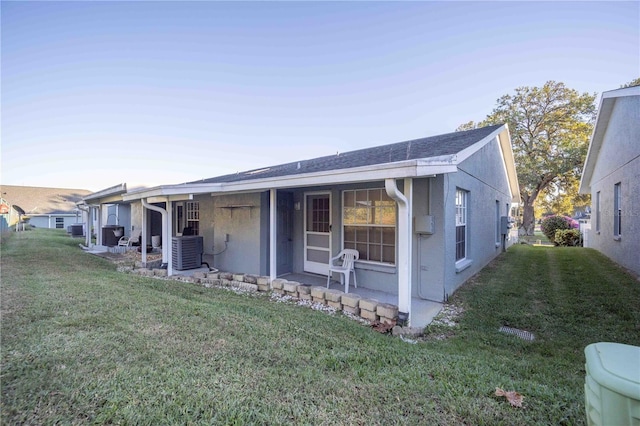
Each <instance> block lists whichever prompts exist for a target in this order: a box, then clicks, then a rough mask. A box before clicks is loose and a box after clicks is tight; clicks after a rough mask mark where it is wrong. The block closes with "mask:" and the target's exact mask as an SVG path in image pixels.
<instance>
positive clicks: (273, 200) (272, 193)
mask: <svg viewBox="0 0 640 426" xmlns="http://www.w3.org/2000/svg"><path fill="white" fill-rule="evenodd" d="M277 191H278V190H277V189H271V190H269V278H271V279H272V280H275V279H276V276H277V273H276V272H277V271H276V265H277V262H276V260H277V253H276V251H277V244H276V240H277V234H276V232H277V231H278V229H277V228H278V227H277V223H276V220H277V214H276V213H277V212H276V209H277V201H278V192H277Z"/></svg>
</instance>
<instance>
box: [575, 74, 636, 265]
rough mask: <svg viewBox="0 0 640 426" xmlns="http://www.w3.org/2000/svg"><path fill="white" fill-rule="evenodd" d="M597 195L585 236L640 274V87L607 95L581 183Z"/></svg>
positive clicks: (582, 188) (583, 190)
mask: <svg viewBox="0 0 640 426" xmlns="http://www.w3.org/2000/svg"><path fill="white" fill-rule="evenodd" d="M580 193H581V194H591V204H592V205H591V229H590V230H588V231H587V233H588V235H587V236H586V238H585V241H587V245H588V246H589V247H592V248H595V249H597V250H598V251H600V252H602V253H603V254H605V255H606V256H608V257H609V258H611V259H613V260H614V261H615V262H617V263H618V264H620V265H622V266H623V267H625V268H627V269H629V270H631V271H633V272H634V273H636V274H638V275H640V255H639V254H638V253H640V214H639V212H640V87H639V86H636V87H628V88H624V89H618V90H611V91H608V92H604V93H603V94H602V97H601V99H600V109H599V111H598V116H597V118H596V124H595V128H594V130H593V135H592V136H591V142H590V144H589V151H588V153H587V159H586V161H585V164H584V169H583V171H582V178H581V180H580Z"/></svg>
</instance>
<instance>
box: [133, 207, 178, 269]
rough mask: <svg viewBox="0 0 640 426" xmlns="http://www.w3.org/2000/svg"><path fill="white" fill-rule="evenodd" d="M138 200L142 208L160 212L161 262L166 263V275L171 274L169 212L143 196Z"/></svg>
mask: <svg viewBox="0 0 640 426" xmlns="http://www.w3.org/2000/svg"><path fill="white" fill-rule="evenodd" d="M140 201H142V206H143V207H144V208H146V209H149V210H153V211H156V212H158V213H160V214H162V263H164V264H166V265H167V275H168V276H171V275H173V264H172V262H171V257H170V256H169V246H170V244H171V241H170V239H169V235H170V232H169V212H168V211H167V210H166V209H163V208H162V207H157V206H154V205H152V204H149V203H147V201H146V200H145V199H144V198H141V199H140ZM166 204H169V200H167V201H166ZM143 214H144V212H143ZM145 246H146V242H145ZM144 248H145V247H143V249H144ZM145 252H146V250H145ZM145 254H146V253H145Z"/></svg>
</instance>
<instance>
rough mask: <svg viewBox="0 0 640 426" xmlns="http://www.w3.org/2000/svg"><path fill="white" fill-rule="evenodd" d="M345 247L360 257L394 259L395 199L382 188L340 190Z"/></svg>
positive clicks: (379, 259) (390, 260) (384, 260)
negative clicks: (356, 251)
mask: <svg viewBox="0 0 640 426" xmlns="http://www.w3.org/2000/svg"><path fill="white" fill-rule="evenodd" d="M342 206H343V207H342V223H343V226H344V234H343V235H344V248H350V249H356V250H358V252H359V253H360V260H368V261H372V262H381V263H390V264H395V262H396V214H397V213H396V202H395V201H394V200H392V199H391V198H389V196H388V195H387V192H386V191H385V190H384V189H356V190H349V191H344V192H343V193H342Z"/></svg>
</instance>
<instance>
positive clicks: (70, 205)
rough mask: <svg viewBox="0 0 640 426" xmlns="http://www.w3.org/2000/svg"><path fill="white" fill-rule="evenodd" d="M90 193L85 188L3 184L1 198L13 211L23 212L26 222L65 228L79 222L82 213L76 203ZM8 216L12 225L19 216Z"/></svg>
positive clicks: (36, 225)
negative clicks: (27, 220)
mask: <svg viewBox="0 0 640 426" xmlns="http://www.w3.org/2000/svg"><path fill="white" fill-rule="evenodd" d="M89 194H91V191H88V190H86V189H69V188H45V187H38V186H14V185H2V197H3V198H4V199H5V200H6V202H7V204H8V205H10V206H11V207H12V210H16V211H18V212H19V211H24V215H26V217H28V218H29V224H30V225H32V226H35V227H37V228H57V229H67V228H68V227H69V226H71V225H73V224H75V223H81V222H82V217H81V212H80V211H79V210H78V208H77V207H76V203H77V202H79V201H80V200H81V199H82V197H84V196H87V195H89ZM9 216H10V218H8V219H7V221H8V226H14V225H15V224H16V223H17V222H18V216H19V215H18V214H9Z"/></svg>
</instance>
